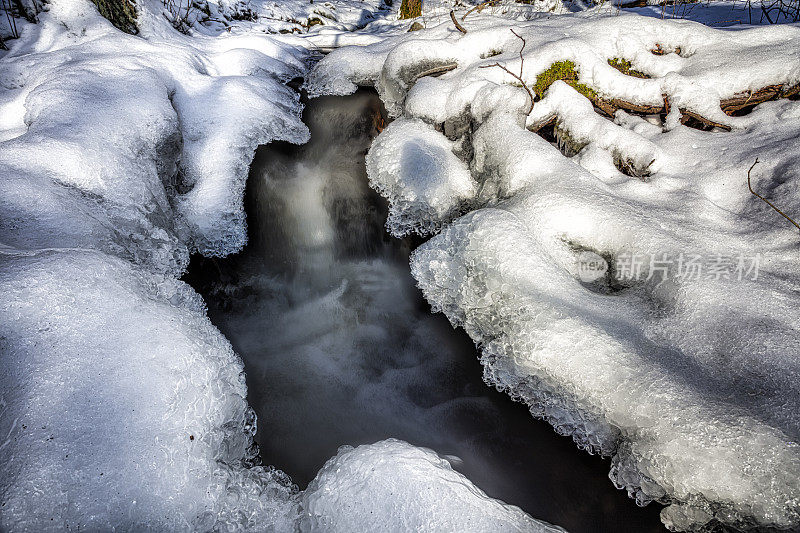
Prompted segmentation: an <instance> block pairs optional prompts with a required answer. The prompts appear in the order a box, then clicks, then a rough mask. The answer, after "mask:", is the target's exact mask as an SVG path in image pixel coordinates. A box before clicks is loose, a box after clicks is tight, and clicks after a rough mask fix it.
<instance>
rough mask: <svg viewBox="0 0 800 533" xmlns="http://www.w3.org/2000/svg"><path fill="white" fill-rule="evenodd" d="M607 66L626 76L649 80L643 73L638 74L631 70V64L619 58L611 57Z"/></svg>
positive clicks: (636, 71)
mask: <svg viewBox="0 0 800 533" xmlns="http://www.w3.org/2000/svg"><path fill="white" fill-rule="evenodd" d="M608 64H609V65H611V66H612V67H614V68H615V69H617V70H618V71H620V72H622V73H623V74H625V75H626V76H633V77H634V78H649V77H650V76H648V75H647V74H645V73H644V72H639V71H638V70H634V69H633V68H632V65H631V62H630V61H628V60H627V59H622V58H621V57H612V58H611V59H609V60H608Z"/></svg>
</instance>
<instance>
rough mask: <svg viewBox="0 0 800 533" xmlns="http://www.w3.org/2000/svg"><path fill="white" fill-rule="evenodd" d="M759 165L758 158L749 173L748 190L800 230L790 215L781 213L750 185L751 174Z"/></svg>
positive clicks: (799, 226)
mask: <svg viewBox="0 0 800 533" xmlns="http://www.w3.org/2000/svg"><path fill="white" fill-rule="evenodd" d="M757 164H758V158H756V160H755V163H753V166H751V167H750V170H748V171H747V188H748V189H750V192H751V193H753V194H754V195H756V196H758V197H759V198H761V199H762V200H764V202H766V203H767V205H768V206H770V207H771V208H772V209H774V210H775V211H777V212H778V213H780V214H781V216H783V218H785V219H786V220H788V221H789V222H791V223H792V224H794V225H795V227H796V228H797V229H800V225H798V224H797V222H795V221H794V220H792V219H791V218H790V217H789V215H787V214H786V213H784V212H783V211H781V210H780V209H778V208H777V207H775V205H774V204H773V203H772V202H770V201H769V200H767V199H766V198H764V197H763V196H761V195H760V194H758V193H757V192H756V191H754V190H753V186H752V185H751V184H750V173H751V172H752V171H753V169H754V168H755V166H756V165H757Z"/></svg>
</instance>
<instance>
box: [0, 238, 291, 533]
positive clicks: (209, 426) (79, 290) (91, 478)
mask: <svg viewBox="0 0 800 533" xmlns="http://www.w3.org/2000/svg"><path fill="white" fill-rule="evenodd" d="M0 263H2V267H1V268H0V349H2V353H3V357H2V359H0V361H1V363H0V365H1V366H2V371H1V372H0V375H1V376H2V378H0V388H2V391H3V394H2V398H1V399H0V413H1V415H2V416H0V435H2V437H1V438H0V440H2V442H0V463H1V464H3V467H4V475H3V479H2V483H0V499H2V501H3V513H2V515H0V516H1V518H0V524H1V526H0V527H2V529H4V530H9V531H13V530H24V529H30V530H39V531H41V530H49V529H52V530H57V529H62V528H71V529H89V530H110V529H112V528H118V529H161V530H189V529H194V530H212V529H220V528H227V527H234V526H235V527H249V528H252V527H254V526H256V525H259V526H260V525H263V524H273V525H274V527H275V530H284V531H291V530H292V525H293V520H294V518H295V515H296V513H297V504H296V501H295V495H294V489H293V487H292V486H291V484H290V483H288V482H287V478H286V477H285V475H283V474H282V473H280V472H276V471H272V470H270V469H266V468H264V467H253V468H247V469H245V468H244V467H245V466H248V462H249V461H251V460H252V458H253V457H252V450H251V447H252V435H253V433H254V432H255V428H254V419H253V415H252V411H251V409H250V408H249V407H248V405H247V403H246V401H245V394H246V389H245V385H244V378H243V374H242V365H241V361H240V360H239V358H238V356H237V355H236V354H235V353H234V352H233V350H232V349H231V347H230V344H229V343H228V341H227V340H226V339H225V338H224V337H223V336H222V335H221V334H220V333H219V332H218V331H217V330H216V329H215V328H214V327H213V326H212V325H211V323H210V322H209V321H208V319H207V318H206V317H205V313H204V304H203V302H202V300H201V299H200V298H199V296H198V295H197V294H196V293H195V292H194V291H193V290H192V289H191V288H190V287H188V286H187V285H185V284H184V283H182V282H179V281H176V280H174V279H172V278H170V277H169V276H162V275H154V274H146V273H143V272H141V271H139V270H137V269H135V268H133V267H132V266H131V265H130V263H128V262H127V261H124V260H121V259H118V258H114V257H111V256H108V255H105V254H103V253H101V252H94V251H79V250H75V251H66V250H64V251H58V250H39V251H18V250H14V249H11V248H3V249H2V250H0ZM143 333H144V334H143Z"/></svg>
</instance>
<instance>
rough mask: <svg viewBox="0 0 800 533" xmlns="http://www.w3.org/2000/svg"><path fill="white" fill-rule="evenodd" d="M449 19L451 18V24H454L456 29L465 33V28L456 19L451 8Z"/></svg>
mask: <svg viewBox="0 0 800 533" xmlns="http://www.w3.org/2000/svg"><path fill="white" fill-rule="evenodd" d="M450 20H452V21H453V24H455V25H456V29H457V30H458V31H460V32H461V33H467V30H466V28H464V26H462V25H461V24H459V23H458V19H456V12H455V11H453V10H452V9H451V10H450Z"/></svg>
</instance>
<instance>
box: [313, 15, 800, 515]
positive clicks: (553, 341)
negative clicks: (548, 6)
mask: <svg viewBox="0 0 800 533" xmlns="http://www.w3.org/2000/svg"><path fill="white" fill-rule="evenodd" d="M468 20H469V19H468ZM467 28H468V30H469V33H467V34H466V35H461V34H460V33H458V32H456V31H455V30H454V29H453V27H452V24H443V25H441V26H439V27H436V28H433V29H430V30H427V31H425V32H421V33H422V35H413V34H412V35H409V36H401V37H397V38H395V39H394V40H393V41H392V42H391V45H390V44H387V42H384V43H382V44H380V45H375V46H368V47H362V48H359V49H355V50H352V49H348V48H344V49H341V50H338V51H335V52H333V53H332V54H330V55H329V56H327V57H326V58H324V59H323V60H322V61H321V62H320V64H319V65H318V67H317V68H316V69H315V72H314V73H312V76H311V80H312V83H313V84H314V85H313V86H312V90H318V91H321V92H324V91H327V90H341V91H344V90H348V87H347V83H350V84H351V85H352V84H360V83H374V84H375V85H376V87H377V89H378V90H379V92H380V94H381V96H382V98H384V100H385V102H386V105H387V108H388V109H389V110H390V111H391V112H393V113H394V114H395V115H397V116H399V117H401V118H400V119H399V120H401V121H404V122H406V123H407V122H408V121H411V120H414V119H421V120H423V121H425V122H427V123H429V124H431V126H432V127H433V128H434V129H436V130H438V131H441V132H442V133H439V134H438V135H439V136H440V137H441V139H440V142H441V143H444V142H445V141H446V140H447V139H449V140H450V141H453V142H455V143H457V144H458V145H459V146H461V147H462V149H461V150H460V151H459V152H458V153H459V156H460V157H461V158H462V159H463V161H464V162H465V163H466V164H468V165H469V168H470V171H471V174H472V177H473V179H474V181H475V182H476V183H477V184H479V191H480V192H479V194H478V195H477V198H475V200H474V201H473V206H474V207H475V210H474V211H473V212H471V213H469V214H467V215H465V216H463V217H461V218H459V219H457V220H455V221H454V222H452V223H451V224H449V225H445V226H444V228H443V229H442V230H441V232H440V233H439V234H438V235H436V236H435V237H433V238H432V239H431V240H430V241H428V242H427V243H425V244H424V245H422V246H420V247H419V248H418V249H417V251H416V252H415V254H414V255H413V257H412V261H411V264H412V273H413V275H414V276H415V278H416V279H417V281H418V282H419V285H420V287H421V289H422V290H423V292H424V294H425V296H426V298H427V299H428V301H429V302H430V303H431V304H432V305H433V307H434V308H435V309H437V310H440V311H442V312H444V313H445V314H446V315H447V316H448V318H449V319H450V320H451V321H452V322H453V323H454V324H456V325H459V326H462V327H464V329H465V330H466V331H467V332H468V333H469V335H470V336H471V337H472V338H473V340H475V342H476V343H478V344H479V346H480V348H481V351H482V362H483V364H484V366H485V377H486V379H487V381H489V382H490V383H493V384H495V385H496V386H497V387H498V388H500V389H501V390H505V391H507V392H508V393H509V394H511V395H512V396H513V397H515V398H518V399H520V400H522V401H525V402H526V403H528V405H529V406H530V407H531V409H532V412H533V414H534V415H535V416H540V417H543V418H545V419H546V420H548V421H549V422H550V423H551V424H552V425H553V426H554V427H555V428H556V430H557V431H558V432H559V433H562V434H567V435H572V436H573V438H574V440H575V441H576V443H577V444H578V445H579V446H580V447H581V448H584V449H587V450H588V451H590V452H592V453H600V454H603V455H607V456H611V457H612V468H611V473H610V475H611V478H612V481H613V482H614V483H615V484H616V485H617V486H618V487H620V488H625V489H627V491H628V493H629V494H630V495H631V496H632V497H634V498H635V499H636V501H637V503H639V504H642V505H644V504H646V503H648V502H650V501H653V500H658V501H661V502H664V503H666V504H668V507H666V508H665V509H664V511H662V520H663V521H664V523H665V524H666V525H667V526H668V527H670V528H672V529H676V530H696V529H700V528H702V527H705V526H707V525H709V524H713V523H715V522H717V523H722V524H725V525H727V526H733V527H737V528H741V529H751V528H755V529H757V528H769V527H774V528H778V529H793V528H797V527H798V526H800V483H798V480H799V479H800V448H799V447H798V444H797V442H798V437H800V417H798V413H800V388H799V386H798V383H800V382H799V381H798V379H797V378H798V376H800V352H798V349H797V347H798V346H800V344H798V340H800V338H798V331H799V330H798V326H800V314H798V312H797V308H798V305H797V304H798V300H797V279H798V273H800V272H799V271H798V267H797V265H798V264H800V262H798V261H799V260H800V257H799V256H798V252H797V244H798V237H797V234H796V233H795V232H793V231H792V226H791V225H789V224H788V223H787V222H786V221H785V220H783V219H781V218H780V216H779V215H778V214H777V213H775V212H774V211H772V210H771V209H770V208H769V207H768V206H766V205H765V204H764V203H763V202H762V201H761V200H759V199H758V198H756V197H755V196H753V195H752V194H750V192H749V190H748V188H747V170H748V169H749V168H750V166H751V165H752V163H753V161H754V160H755V159H756V157H758V158H759V159H760V161H762V163H761V164H760V165H759V166H757V167H756V168H755V169H754V171H753V187H754V188H755V190H757V191H761V193H762V194H765V195H766V196H767V197H769V198H770V199H771V200H772V201H773V202H775V203H776V204H777V205H779V206H783V207H784V208H785V209H786V210H787V211H792V212H796V211H797V210H796V209H792V206H795V205H797V187H796V185H795V184H794V182H793V179H792V178H794V177H796V176H797V171H796V166H797V162H798V161H799V160H800V155H799V154H798V152H797V150H796V149H794V147H795V146H796V145H797V138H798V137H799V136H800V121H798V120H797V118H798V117H800V104H798V103H797V102H796V101H790V100H786V99H784V100H779V101H776V102H770V103H765V104H762V105H760V106H758V107H757V108H756V109H755V110H753V111H752V112H751V113H749V114H747V115H744V116H733V117H731V116H728V115H726V114H724V113H723V112H722V111H721V109H720V100H721V99H723V98H728V97H731V96H733V95H734V94H736V93H740V92H743V91H748V90H757V89H760V88H762V87H765V86H768V85H785V86H789V85H794V84H797V83H799V82H800V55H798V48H797V44H796V43H797V42H798V41H797V39H798V38H800V29H798V28H797V27H794V26H781V27H766V28H748V29H741V30H737V31H723V30H717V29H711V28H707V27H704V26H701V25H699V24H694V23H690V22H685V21H681V22H675V21H661V20H654V19H648V18H643V17H634V16H627V15H619V16H613V17H605V16H600V15H598V14H597V13H590V14H587V15H580V16H569V17H551V18H546V19H542V20H538V21H532V22H524V23H523V22H517V23H513V24H512V23H509V22H508V21H503V20H498V19H496V18H492V17H488V16H486V17H483V18H480V19H478V18H476V19H473V20H472V21H471V22H470V23H469V24H467ZM509 28H513V29H514V30H515V31H516V32H517V33H519V34H520V35H521V36H522V37H524V38H525V40H526V41H527V45H526V48H525V51H524V54H523V55H524V58H525V63H524V68H523V79H525V80H526V81H527V83H529V84H533V82H534V81H535V79H536V76H537V74H539V73H540V72H542V71H544V70H545V69H546V68H547V67H548V66H549V65H551V64H552V63H553V62H555V61H560V60H571V61H573V62H574V63H575V64H576V66H577V68H578V70H579V75H580V81H581V83H584V84H586V85H588V86H591V87H592V88H593V89H595V90H596V91H597V92H598V93H599V94H600V95H601V96H603V97H605V98H609V99H611V98H620V99H625V100H628V101H631V102H634V103H639V104H642V105H657V104H659V103H661V104H663V95H667V98H668V100H669V101H670V102H671V104H672V110H673V112H672V113H670V115H668V116H667V117H666V119H665V120H663V121H662V120H661V118H660V117H658V116H651V117H644V118H643V117H638V116H633V115H630V114H627V113H625V112H624V111H618V112H617V113H616V115H615V116H614V117H613V120H610V119H606V118H602V117H600V116H599V115H597V114H596V112H595V111H594V110H593V109H592V106H591V105H589V102H588V100H587V99H586V98H585V97H584V96H582V95H581V94H579V93H578V92H577V91H576V90H574V89H572V88H571V87H569V86H567V85H566V84H564V83H560V82H557V83H555V84H554V85H553V86H552V87H551V88H550V89H549V91H548V92H547V93H546V94H545V95H544V98H543V99H542V100H541V101H539V102H537V103H536V104H535V105H534V108H533V112H532V113H531V114H530V116H527V117H526V115H525V113H526V112H527V107H528V105H529V104H530V101H529V100H528V96H527V94H526V92H525V91H524V89H523V88H521V87H513V86H511V85H510V84H511V83H513V82H514V81H515V80H513V78H511V76H508V75H507V74H506V73H504V72H503V71H502V70H501V69H499V68H496V67H493V68H481V67H483V66H487V65H490V64H493V63H495V62H500V63H501V64H504V65H505V66H507V67H508V68H509V69H510V70H511V71H512V72H519V69H520V60H519V51H520V48H521V45H522V42H521V41H520V40H519V39H518V38H517V37H515V36H514V35H513V34H512V33H511V32H510V31H509ZM433 38H442V39H444V40H445V41H446V43H445V44H442V45H437V46H436V47H433V46H430V44H429V40H430V39H433ZM657 46H658V47H660V49H661V50H662V51H666V52H667V53H666V54H664V55H656V54H654V53H652V52H651V50H653V49H656V47H657ZM677 51H679V52H680V53H677ZM498 52H499V53H498ZM614 57H622V58H624V59H628V60H630V61H631V62H632V65H633V67H634V68H636V69H638V70H640V71H642V72H644V73H646V74H648V75H649V76H650V78H649V79H642V78H636V77H632V76H626V75H624V74H622V73H621V72H619V71H617V70H616V69H614V68H612V67H611V66H610V65H609V64H608V62H607V60H608V59H611V58H614ZM762 60H763V61H762ZM452 61H455V62H456V63H457V64H458V68H456V69H455V70H453V71H451V72H447V73H445V74H443V75H442V76H440V77H438V78H433V77H423V78H420V79H417V75H418V74H419V73H420V72H424V71H425V70H426V69H430V68H431V67H432V65H434V66H435V65H437V64H438V65H442V64H445V63H446V62H452ZM356 63H357V64H358V68H357V69H351V68H350V65H352V64H356ZM337 67H338V68H337ZM679 109H682V110H688V111H690V112H695V113H698V114H700V115H703V116H705V117H708V118H710V119H712V120H714V121H715V122H718V123H720V124H724V125H727V126H729V127H731V128H732V131H731V132H729V133H725V132H720V131H712V132H701V131H697V130H694V129H690V128H688V127H685V126H683V125H681V124H680V122H679V121H678V120H677V119H678V118H679V115H678V114H677V112H678V110H679ZM548 115H551V116H553V117H555V118H556V130H557V134H558V135H559V137H560V138H559V144H560V145H561V147H562V148H563V149H564V150H563V153H562V151H561V150H559V148H558V147H557V146H554V145H551V144H550V143H548V142H547V141H545V140H544V139H542V138H541V137H539V136H538V135H536V134H535V133H532V132H530V131H528V130H527V129H526V125H532V124H533V123H535V122H536V121H538V120H541V119H542V118H544V117H546V116H548ZM383 135H387V137H390V136H391V130H390V129H389V128H387V130H386V132H385V133H384V134H382V135H381V137H382V136H383ZM431 135H434V133H431ZM381 137H379V138H378V140H377V141H376V144H375V146H376V148H377V147H381V146H383V144H382V139H381ZM567 144H568V145H569V149H566V148H567V146H565V145H567ZM400 149H402V145H398V150H400ZM565 154H566V155H565ZM573 154H574V155H573ZM568 156H571V157H568ZM369 157H370V159H371V165H372V168H373V169H375V170H374V171H373V173H375V172H380V171H381V170H383V171H385V172H387V173H391V172H392V171H391V170H390V169H391V168H392V167H391V166H392V165H393V164H395V161H396V160H397V155H396V153H392V152H391V151H388V150H385V151H384V150H381V151H376V152H374V153H371V154H370V156H369ZM620 161H625V162H626V163H627V164H628V166H630V167H634V168H639V169H641V170H646V172H641V173H640V174H639V175H640V177H632V176H630V175H625V174H623V173H622V172H621V171H620V170H619V166H621V165H620ZM634 174H635V172H634ZM394 175H395V177H396V179H397V180H398V181H403V180H408V181H409V185H408V187H409V188H413V187H415V183H416V180H417V179H418V178H417V177H414V178H413V179H409V178H408V177H407V175H405V174H403V173H402V172H398V171H395V172H394ZM383 179H384V181H388V180H389V178H383ZM449 179H450V175H449V173H448V172H446V171H442V170H439V169H432V171H431V174H430V175H429V176H427V177H426V180H427V181H431V182H438V183H441V184H446V183H448V181H449ZM390 193H391V191H390ZM388 197H389V199H390V200H391V198H392V196H391V194H390V195H388ZM423 201H424V200H423ZM401 217H402V220H403V224H404V226H403V227H409V225H411V226H412V227H413V222H414V220H415V218H414V217H415V210H414V206H411V208H410V209H408V210H407V211H406V212H405V214H401V215H399V216H398V217H396V218H395V219H396V220H397V219H400V218H401ZM416 224H417V227H419V228H425V227H426V225H427V224H428V221H427V220H425V219H419V218H418V219H416ZM587 254H589V255H590V256H591V257H594V258H599V259H601V260H602V261H605V262H606V265H607V266H610V265H620V264H624V263H622V262H621V261H624V259H625V258H626V257H627V258H631V257H638V258H639V260H640V261H642V263H641V264H640V265H639V266H638V267H637V268H640V271H639V275H638V276H636V277H635V278H634V277H633V275H631V277H630V278H629V280H628V281H626V282H620V281H619V279H620V277H619V276H618V274H619V272H615V271H613V270H612V269H611V268H608V269H607V270H606V271H605V272H604V273H603V275H600V276H598V277H595V278H592V279H586V278H584V277H583V276H582V272H581V270H580V266H581V261H582V260H583V259H584V258H585V257H586V255H587ZM665 254H666V255H665ZM681 254H683V256H681ZM694 255H698V256H700V257H702V260H703V261H704V262H705V266H704V267H702V268H706V269H708V270H704V271H703V272H702V275H700V276H693V275H691V274H689V275H687V273H686V272H685V271H683V272H679V271H677V269H678V268H680V267H679V263H678V262H677V259H678V258H679V257H683V258H684V260H686V259H687V258H689V257H690V256H694ZM667 258H672V262H671V263H670V262H667V263H659V261H662V262H663V261H664V260H665V259H667ZM651 259H652V261H651ZM724 261H727V262H728V266H727V270H725V269H723V270H720V269H717V270H716V274H715V271H714V266H715V265H716V266H720V264H722V262H724ZM754 261H760V265H759V270H758V275H757V276H754V273H753V272H752V271H751V272H750V273H749V274H748V273H747V272H746V271H747V270H748V268H750V267H752V265H753V262H754ZM665 264H666V265H667V266H665ZM684 268H685V265H684ZM736 268H738V270H736ZM725 272H727V274H725ZM737 272H738V273H737Z"/></svg>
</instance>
